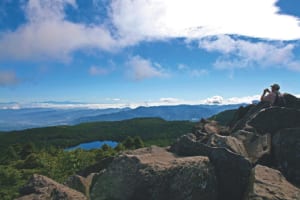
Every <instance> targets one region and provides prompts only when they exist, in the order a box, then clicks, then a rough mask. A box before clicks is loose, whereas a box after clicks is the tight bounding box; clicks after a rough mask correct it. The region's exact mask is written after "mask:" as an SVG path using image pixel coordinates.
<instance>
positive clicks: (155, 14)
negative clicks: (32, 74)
mask: <svg viewBox="0 0 300 200" xmlns="http://www.w3.org/2000/svg"><path fill="white" fill-rule="evenodd" d="M276 2H277V0H264V1H261V0H244V1H240V0H226V1H219V0H210V1H199V0H186V1H182V0H134V1H132V0H114V1H111V2H110V5H107V10H109V19H107V21H108V23H107V24H110V26H108V25H106V24H94V25H87V24H83V23H75V22H71V21H68V20H67V19H66V13H65V10H64V8H65V7H66V6H67V5H68V6H72V7H73V8H74V9H79V8H78V5H77V4H76V1H75V0H29V1H28V2H27V4H26V5H25V6H24V12H25V16H26V18H27V22H26V23H25V24H23V25H21V26H20V27H18V28H17V29H16V30H14V31H8V32H4V33H1V35H0V52H1V53H0V55H1V58H9V57H10V58H12V59H42V58H55V59H60V60H67V59H70V54H71V53H72V52H74V51H76V50H78V49H84V48H96V49H100V50H105V51H113V50H114V49H116V48H121V47H124V46H128V45H135V44H137V43H138V42H141V41H147V40H148V41H149V40H157V39H169V38H178V37H180V38H187V39H199V38H204V37H207V36H215V35H228V34H232V35H241V36H247V37H254V38H262V39H268V40H297V39H299V38H300V26H299V19H297V18H296V17H293V16H288V15H283V14H280V13H279V11H280V10H279V8H278V7H276ZM96 6H98V5H97V4H96ZM111 27H112V28H111ZM287 30H288V31H287ZM223 39H224V38H223ZM223 41H224V40H223ZM207 42H208V41H206V43H207ZM229 42H231V41H229ZM241 42H242V41H239V43H241ZM214 44H215V43H214ZM240 45H242V44H240ZM257 45H258V46H259V45H261V44H257ZM235 48H239V46H238V45H237V46H235ZM241 48H242V47H241ZM289 48H291V47H289ZM222 50H225V51H230V52H232V51H231V49H224V48H223V49H222Z"/></svg>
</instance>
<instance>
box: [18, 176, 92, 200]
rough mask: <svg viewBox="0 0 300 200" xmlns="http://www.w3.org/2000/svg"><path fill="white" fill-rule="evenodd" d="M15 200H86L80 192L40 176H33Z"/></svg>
mask: <svg viewBox="0 0 300 200" xmlns="http://www.w3.org/2000/svg"><path fill="white" fill-rule="evenodd" d="M20 193H21V197H19V198H17V199H16V200H48V199H51V200H87V198H86V197H85V196H84V195H83V194H82V193H80V192H78V191H76V190H73V189H71V188H68V187H66V186H64V185H62V184H59V183H57V182H55V181H53V180H52V179H50V178H47V177H45V176H42V175H37V174H35V175H33V176H32V178H31V179H30V180H29V182H28V183H27V185H26V186H24V187H23V188H22V189H21V191H20Z"/></svg>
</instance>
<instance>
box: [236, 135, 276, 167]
mask: <svg viewBox="0 0 300 200" xmlns="http://www.w3.org/2000/svg"><path fill="white" fill-rule="evenodd" d="M232 137H235V138H236V139H237V140H239V141H240V142H242V143H243V145H244V148H245V150H246V152H247V158H248V159H249V160H250V161H251V163H253V164H256V163H261V164H267V165H269V163H270V162H271V161H270V160H271V134H269V133H266V134H264V135H261V134H258V133H255V132H251V131H246V130H239V131H236V132H234V133H232Z"/></svg>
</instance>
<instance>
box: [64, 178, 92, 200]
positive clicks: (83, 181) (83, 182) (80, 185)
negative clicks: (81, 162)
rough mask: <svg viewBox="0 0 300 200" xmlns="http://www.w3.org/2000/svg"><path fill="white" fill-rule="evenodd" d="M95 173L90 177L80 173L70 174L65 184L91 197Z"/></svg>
mask: <svg viewBox="0 0 300 200" xmlns="http://www.w3.org/2000/svg"><path fill="white" fill-rule="evenodd" d="M93 176H94V174H91V175H90V176H89V177H87V178H85V177H82V176H79V175H73V176H70V177H69V178H68V179H67V180H66V182H65V183H64V185H66V186H68V187H70V188H72V189H74V190H76V191H79V192H81V193H82V194H84V195H85V196H87V197H89V193H90V185H91V181H92V177H93Z"/></svg>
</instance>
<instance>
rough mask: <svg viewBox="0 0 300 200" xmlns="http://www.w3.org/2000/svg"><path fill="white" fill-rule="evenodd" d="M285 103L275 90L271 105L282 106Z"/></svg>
mask: <svg viewBox="0 0 300 200" xmlns="http://www.w3.org/2000/svg"><path fill="white" fill-rule="evenodd" d="M285 104H286V102H285V99H284V96H283V95H281V94H280V93H279V92H277V93H276V97H275V101H274V103H273V106H278V107H284V106H285Z"/></svg>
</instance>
